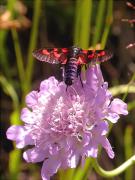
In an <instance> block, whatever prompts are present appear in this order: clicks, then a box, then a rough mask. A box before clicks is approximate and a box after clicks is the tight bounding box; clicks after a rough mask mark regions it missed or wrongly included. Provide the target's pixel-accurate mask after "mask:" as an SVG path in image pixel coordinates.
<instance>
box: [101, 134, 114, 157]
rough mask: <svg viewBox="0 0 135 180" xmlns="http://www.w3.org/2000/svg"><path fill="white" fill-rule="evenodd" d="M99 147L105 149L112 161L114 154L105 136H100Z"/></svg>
mask: <svg viewBox="0 0 135 180" xmlns="http://www.w3.org/2000/svg"><path fill="white" fill-rule="evenodd" d="M100 143H101V145H102V146H103V147H104V148H105V150H106V152H107V154H108V156H109V157H110V158H111V159H113V158H114V156H115V155H114V152H113V150H112V147H111V144H110V143H109V141H108V139H107V138H106V137H105V136H102V137H101V139H100Z"/></svg>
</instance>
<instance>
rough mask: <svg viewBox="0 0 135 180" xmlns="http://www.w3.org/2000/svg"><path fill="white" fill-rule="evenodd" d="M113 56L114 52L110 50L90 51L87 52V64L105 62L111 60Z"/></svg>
mask: <svg viewBox="0 0 135 180" xmlns="http://www.w3.org/2000/svg"><path fill="white" fill-rule="evenodd" d="M112 56H113V54H112V52H110V51H109V50H88V52H87V62H88V63H90V62H93V63H94V62H95V63H100V62H105V61H108V60H109V59H111V58H112Z"/></svg>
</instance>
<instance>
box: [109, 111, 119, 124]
mask: <svg viewBox="0 0 135 180" xmlns="http://www.w3.org/2000/svg"><path fill="white" fill-rule="evenodd" d="M105 118H106V119H107V120H109V121H111V122H112V123H116V122H117V121H118V119H119V118H120V116H119V115H118V114H116V113H111V112H110V113H108V114H107V116H105Z"/></svg>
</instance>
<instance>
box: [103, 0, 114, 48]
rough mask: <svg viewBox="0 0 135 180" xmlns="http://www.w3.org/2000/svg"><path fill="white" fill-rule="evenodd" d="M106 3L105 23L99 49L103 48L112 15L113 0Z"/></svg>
mask: <svg viewBox="0 0 135 180" xmlns="http://www.w3.org/2000/svg"><path fill="white" fill-rule="evenodd" d="M107 3H108V6H107V16H106V25H105V29H104V32H103V35H102V39H101V49H104V48H105V45H106V41H107V38H108V34H109V31H110V27H111V24H112V17H113V0H109V1H107Z"/></svg>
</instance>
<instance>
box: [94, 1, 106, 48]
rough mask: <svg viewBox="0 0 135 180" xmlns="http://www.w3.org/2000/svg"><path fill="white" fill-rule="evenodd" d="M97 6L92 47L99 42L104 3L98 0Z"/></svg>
mask: <svg viewBox="0 0 135 180" xmlns="http://www.w3.org/2000/svg"><path fill="white" fill-rule="evenodd" d="M98 4H99V5H98V9H97V16H96V27H95V32H94V36H93V39H92V40H93V42H92V46H93V47H95V46H96V44H97V43H98V42H99V40H100V37H101V33H102V26H103V21H104V13H105V6H106V1H105V0H100V2H99V3H98Z"/></svg>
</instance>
